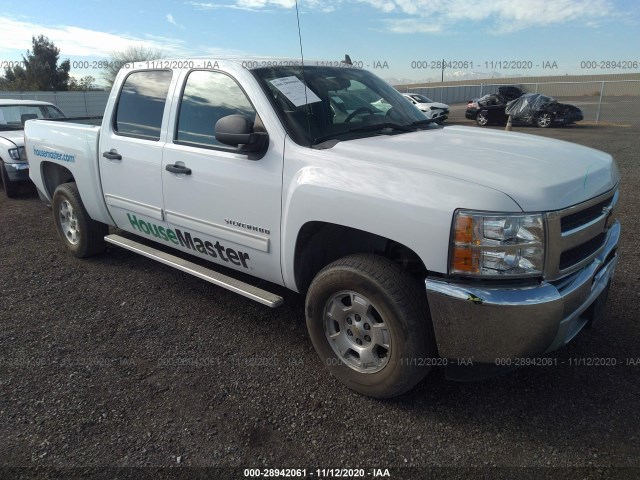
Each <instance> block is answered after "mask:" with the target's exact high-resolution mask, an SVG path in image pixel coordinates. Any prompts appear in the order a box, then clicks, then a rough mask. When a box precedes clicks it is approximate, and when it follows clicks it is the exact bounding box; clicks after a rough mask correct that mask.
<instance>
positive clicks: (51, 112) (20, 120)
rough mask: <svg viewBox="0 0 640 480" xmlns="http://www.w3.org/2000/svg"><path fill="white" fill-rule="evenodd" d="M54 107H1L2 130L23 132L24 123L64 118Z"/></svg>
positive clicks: (0, 127)
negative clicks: (39, 119) (37, 119)
mask: <svg viewBox="0 0 640 480" xmlns="http://www.w3.org/2000/svg"><path fill="white" fill-rule="evenodd" d="M62 117H64V114H63V113H62V112H61V111H60V110H58V109H57V108H56V107H54V106H53V105H24V104H22V105H0V130H23V129H24V122H26V121H27V120H32V119H34V118H62Z"/></svg>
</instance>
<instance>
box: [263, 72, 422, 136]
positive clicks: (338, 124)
mask: <svg viewBox="0 0 640 480" xmlns="http://www.w3.org/2000/svg"><path fill="white" fill-rule="evenodd" d="M252 73H253V75H254V76H255V77H256V78H257V79H258V81H259V82H260V84H261V86H262V88H263V90H264V91H265V93H266V94H267V96H268V97H269V99H270V100H271V103H272V104H273V106H274V108H275V109H276V111H277V113H278V115H279V117H280V118H281V120H282V122H283V123H284V125H285V127H286V129H287V131H288V133H289V134H290V135H291V138H292V139H293V140H294V141H295V142H296V143H298V144H300V145H303V146H315V145H321V144H323V143H324V142H327V141H330V140H349V139H353V138H362V137H366V136H372V135H395V134H399V133H404V132H412V131H416V130H417V129H419V128H428V127H427V125H428V124H429V123H430V121H429V120H428V119H427V118H426V117H425V116H424V115H423V114H422V112H420V111H419V110H418V109H417V108H416V107H414V106H413V105H411V104H410V103H409V102H407V101H406V100H405V99H404V98H403V97H402V95H401V94H400V93H399V92H398V91H397V90H396V89H394V88H393V87H392V86H391V85H389V84H388V83H386V82H384V81H383V80H381V79H380V78H378V77H376V76H375V75H373V74H372V73H370V72H368V71H366V70H359V69H355V68H346V67H322V66H305V67H304V77H303V69H302V67H301V66H286V67H281V66H278V67H267V68H257V69H254V70H252ZM305 85H306V87H307V88H306V90H305Z"/></svg>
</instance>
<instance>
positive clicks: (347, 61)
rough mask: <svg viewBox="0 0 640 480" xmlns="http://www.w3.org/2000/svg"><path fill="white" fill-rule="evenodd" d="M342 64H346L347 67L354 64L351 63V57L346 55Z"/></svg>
mask: <svg viewBox="0 0 640 480" xmlns="http://www.w3.org/2000/svg"><path fill="white" fill-rule="evenodd" d="M342 63H346V64H347V65H353V63H352V62H351V57H350V56H349V55H346V54H345V56H344V60H343V61H342Z"/></svg>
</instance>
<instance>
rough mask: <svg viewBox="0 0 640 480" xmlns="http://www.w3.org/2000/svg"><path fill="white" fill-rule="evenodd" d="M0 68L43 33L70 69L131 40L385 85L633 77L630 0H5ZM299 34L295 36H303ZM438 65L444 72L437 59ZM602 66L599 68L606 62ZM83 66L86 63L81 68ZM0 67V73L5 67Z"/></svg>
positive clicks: (94, 72) (635, 30)
mask: <svg viewBox="0 0 640 480" xmlns="http://www.w3.org/2000/svg"><path fill="white" fill-rule="evenodd" d="M3 7H4V8H2V11H1V12H0V67H4V66H6V65H11V62H15V61H20V60H21V59H22V55H23V54H24V53H25V52H26V51H27V50H28V49H29V48H31V37H32V36H34V35H35V36H37V35H40V34H43V35H45V36H47V37H49V39H50V40H52V41H53V42H54V43H55V45H56V46H57V47H58V48H60V57H61V59H67V58H68V59H70V60H71V63H72V69H71V74H72V75H73V76H75V77H77V78H80V77H82V76H84V75H91V76H93V77H94V78H95V79H96V82H95V83H96V84H100V83H101V81H102V72H103V71H102V69H101V68H100V67H99V65H100V64H99V63H97V62H99V61H102V60H108V59H109V56H110V54H111V53H112V52H113V51H120V50H124V49H126V48H127V47H128V46H130V45H142V46H145V47H148V48H155V49H160V50H162V51H163V52H164V54H165V56H166V57H169V58H187V57H195V56H197V57H203V56H204V57H210V58H212V59H213V58H221V57H227V56H235V57H242V58H245V57H247V58H251V57H293V58H300V43H302V52H303V54H304V56H305V58H306V59H321V60H331V61H338V60H341V59H343V58H344V55H345V54H349V56H350V57H351V59H352V61H354V62H356V65H357V66H362V67H364V68H367V69H369V70H372V71H373V72H374V73H377V74H378V75H380V76H381V77H383V78H385V79H387V80H390V81H392V83H393V81H396V83H397V82H398V81H402V82H404V81H439V80H440V78H441V75H442V74H443V73H444V76H445V80H447V79H465V78H481V77H485V78H491V77H499V76H503V77H508V76H526V75H565V74H597V73H615V72H619V73H629V72H640V2H638V1H635V0H351V1H349V0H325V1H322V0H298V5H297V7H298V11H299V21H300V33H301V36H300V37H299V33H298V21H297V16H296V2H295V0H223V1H214V0H189V1H184V0H155V1H154V2H153V3H151V2H141V1H136V0H126V1H125V0H108V1H105V0H84V1H83V2H81V3H80V2H77V1H70V0H56V1H54V2H51V1H31V0H20V1H16V0H4V1H3ZM300 40H301V41H300ZM441 59H444V60H445V69H444V72H443V71H442V69H441V65H440V64H438V63H436V62H437V61H439V60H441ZM607 62H608V63H607ZM85 67H87V68H85ZM2 71H3V70H2Z"/></svg>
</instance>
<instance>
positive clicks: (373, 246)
mask: <svg viewBox="0 0 640 480" xmlns="http://www.w3.org/2000/svg"><path fill="white" fill-rule="evenodd" d="M355 253H373V254H377V255H381V256H383V257H386V258H389V259H391V260H392V261H394V262H396V263H399V264H400V265H402V266H403V268H406V269H407V270H408V271H409V272H410V273H411V274H412V275H414V276H416V277H417V278H420V277H421V279H424V278H425V277H426V275H427V268H426V265H425V264H424V262H423V261H422V260H421V258H420V257H419V256H418V254H417V253H416V252H415V251H413V250H412V249H411V248H409V247H407V246H405V245H403V244H402V243H400V242H397V241H394V240H393V239H390V238H387V237H384V236H380V235H377V234H375V233H371V232H367V231H364V230H359V229H356V228H353V227H348V226H345V225H339V224H335V223H329V222H323V221H309V222H307V223H305V224H304V225H303V226H302V227H301V228H300V230H299V231H298V235H297V238H296V243H295V253H294V265H293V267H294V279H295V283H296V286H297V289H298V291H299V292H301V293H302V292H306V291H307V289H308V287H309V285H310V284H311V281H312V280H313V278H314V277H315V275H316V274H317V273H318V272H319V271H320V270H322V268H324V267H325V266H327V265H328V264H330V263H331V262H333V261H335V260H338V259H339V258H342V257H345V256H347V255H351V254H355Z"/></svg>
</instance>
